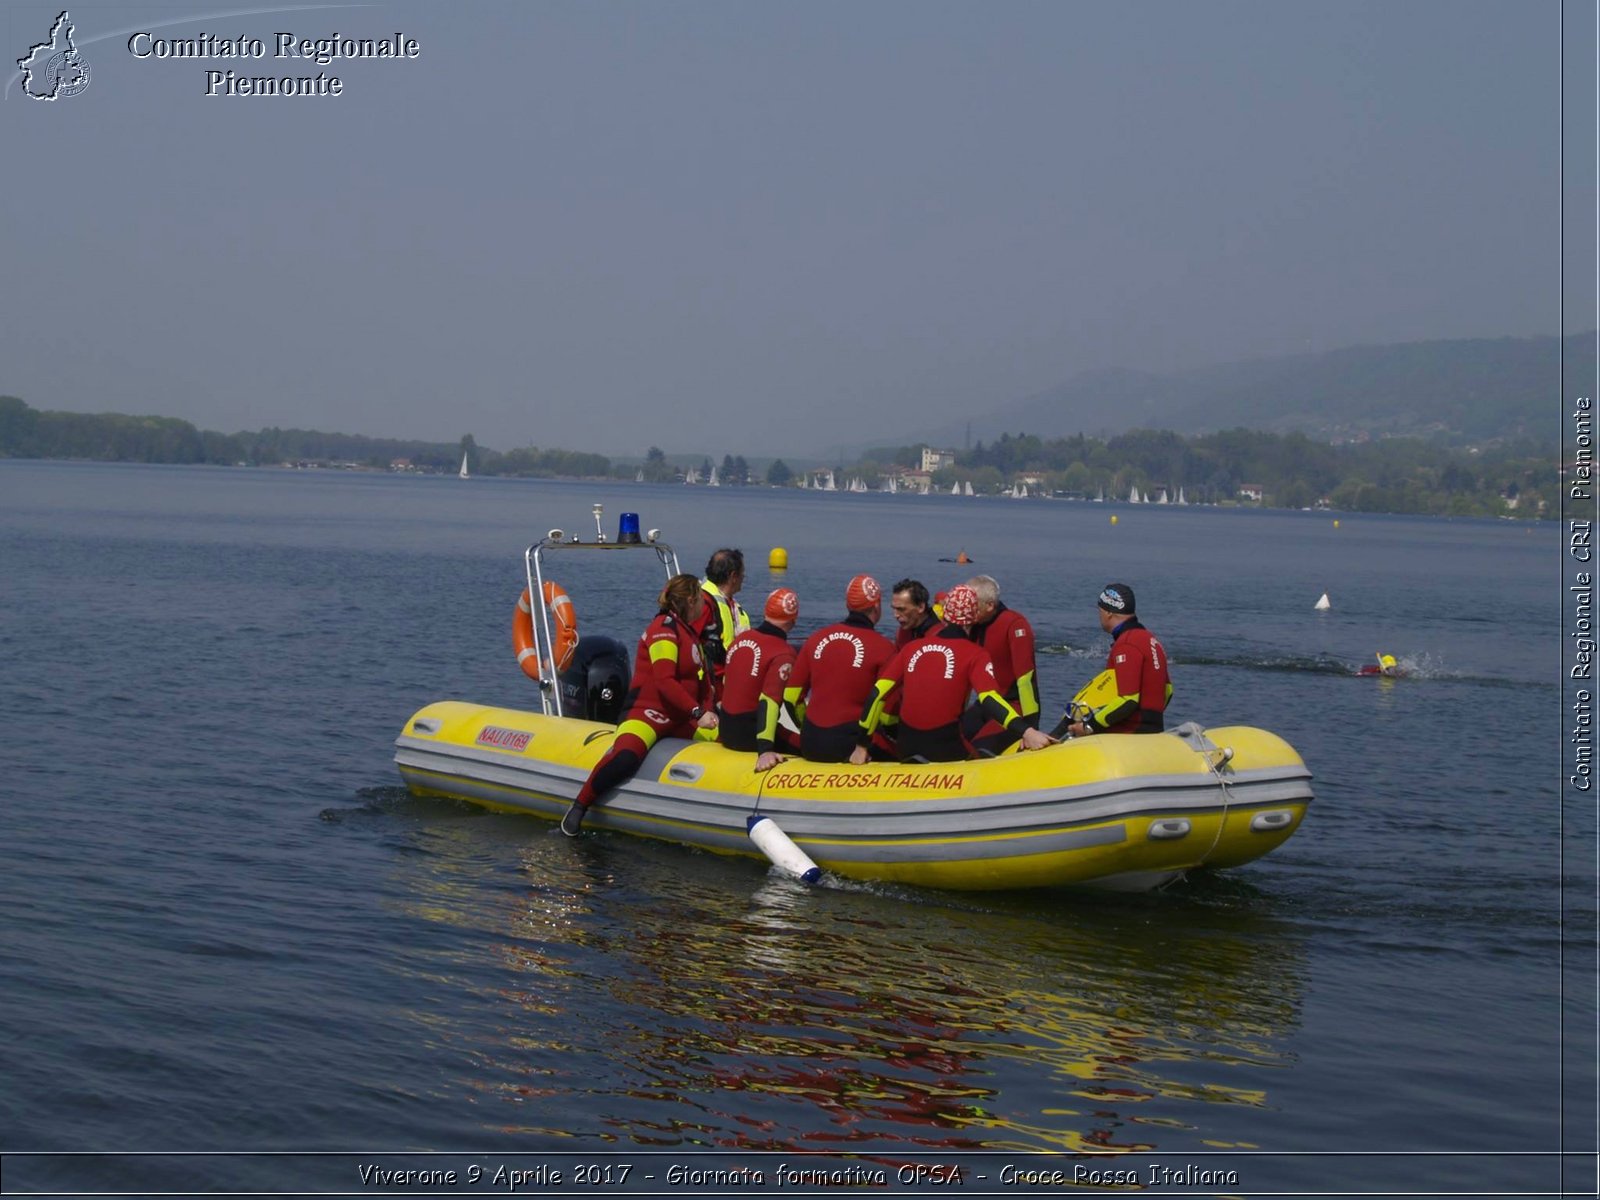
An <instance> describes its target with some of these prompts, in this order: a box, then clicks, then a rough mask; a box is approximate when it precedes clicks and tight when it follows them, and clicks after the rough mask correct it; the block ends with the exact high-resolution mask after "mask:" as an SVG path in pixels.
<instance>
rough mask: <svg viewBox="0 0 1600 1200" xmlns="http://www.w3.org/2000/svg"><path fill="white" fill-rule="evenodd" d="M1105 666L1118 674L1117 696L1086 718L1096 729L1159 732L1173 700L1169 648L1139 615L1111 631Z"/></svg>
mask: <svg viewBox="0 0 1600 1200" xmlns="http://www.w3.org/2000/svg"><path fill="white" fill-rule="evenodd" d="M1106 670H1108V671H1113V672H1115V673H1116V676H1117V698H1116V699H1115V700H1113V701H1112V702H1111V703H1110V704H1102V705H1101V706H1100V707H1099V708H1098V709H1096V710H1095V711H1093V712H1092V713H1090V714H1089V716H1088V717H1086V718H1085V719H1084V724H1085V725H1087V726H1088V727H1089V728H1090V729H1091V730H1093V731H1094V732H1095V733H1160V732H1161V731H1162V729H1163V728H1165V725H1166V718H1165V717H1164V716H1163V715H1162V714H1163V713H1165V712H1166V710H1167V705H1168V704H1169V703H1171V701H1172V680H1171V679H1170V678H1169V677H1168V674H1167V652H1166V650H1164V649H1163V648H1162V646H1161V643H1160V642H1158V641H1156V639H1155V635H1154V634H1152V633H1151V632H1150V631H1149V630H1148V629H1146V628H1145V627H1144V626H1143V625H1141V624H1139V618H1138V617H1129V618H1128V619H1127V620H1126V621H1124V622H1123V623H1122V624H1121V625H1118V626H1117V627H1116V628H1115V629H1113V630H1112V631H1111V652H1110V653H1109V654H1107V655H1106Z"/></svg>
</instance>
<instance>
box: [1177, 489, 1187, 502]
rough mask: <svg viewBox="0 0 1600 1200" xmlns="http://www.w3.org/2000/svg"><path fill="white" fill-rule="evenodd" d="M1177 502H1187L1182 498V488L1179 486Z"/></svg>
mask: <svg viewBox="0 0 1600 1200" xmlns="http://www.w3.org/2000/svg"><path fill="white" fill-rule="evenodd" d="M1178 503H1179V504H1187V503H1189V502H1188V501H1187V500H1185V499H1184V498H1183V488H1182V487H1181V486H1180V487H1179V488H1178Z"/></svg>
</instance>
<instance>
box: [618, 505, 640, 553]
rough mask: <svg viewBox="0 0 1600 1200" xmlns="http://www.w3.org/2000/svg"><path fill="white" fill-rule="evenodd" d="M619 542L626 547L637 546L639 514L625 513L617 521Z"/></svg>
mask: <svg viewBox="0 0 1600 1200" xmlns="http://www.w3.org/2000/svg"><path fill="white" fill-rule="evenodd" d="M617 541H618V543H619V544H621V545H624V546H637V545H638V544H639V542H640V537H639V514H638V513H623V514H622V516H621V517H620V518H618V520H617Z"/></svg>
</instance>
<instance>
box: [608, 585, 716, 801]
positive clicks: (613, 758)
mask: <svg viewBox="0 0 1600 1200" xmlns="http://www.w3.org/2000/svg"><path fill="white" fill-rule="evenodd" d="M627 704H628V714H627V716H625V717H623V719H622V724H620V725H618V726H617V736H616V740H615V741H613V742H612V743H611V749H610V750H608V751H606V754H605V757H604V758H602V759H601V760H600V761H599V762H598V763H596V764H595V768H594V770H593V771H591V772H589V778H588V779H587V780H585V781H584V784H583V787H582V788H581V789H579V791H578V797H577V799H578V803H579V804H581V805H583V807H585V808H588V807H589V805H591V804H593V803H594V802H595V801H596V800H597V799H599V798H600V797H602V796H604V795H605V794H606V793H607V792H609V791H611V790H612V789H613V788H615V787H617V786H619V785H620V784H623V783H625V782H627V781H628V780H629V779H631V778H632V777H633V773H634V772H635V771H637V770H638V769H639V764H640V763H642V762H643V761H644V756H645V755H646V754H648V753H649V752H650V747H651V746H654V745H655V744H656V742H657V741H658V740H659V739H661V738H664V737H681V738H692V737H693V736H694V731H695V722H696V721H698V720H699V718H700V714H701V713H702V712H704V711H705V709H706V708H707V707H708V706H709V705H710V704H711V682H710V680H709V678H708V677H707V674H706V671H705V667H704V660H703V659H702V658H701V655H700V641H699V637H698V635H697V634H696V632H695V630H694V629H692V628H691V627H690V626H688V625H687V624H685V623H684V622H682V621H680V620H678V618H677V617H675V616H673V615H672V614H671V613H661V614H660V615H659V616H657V617H656V619H655V620H653V621H651V622H650V624H649V625H648V626H647V627H646V628H645V631H644V632H643V633H642V634H640V635H639V648H638V650H637V651H636V652H635V653H634V657H633V689H632V690H631V691H630V692H629V693H628V701H627Z"/></svg>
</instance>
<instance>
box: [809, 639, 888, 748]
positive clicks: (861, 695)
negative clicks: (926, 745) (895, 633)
mask: <svg viewBox="0 0 1600 1200" xmlns="http://www.w3.org/2000/svg"><path fill="white" fill-rule="evenodd" d="M893 657H894V643H893V642H891V641H890V640H889V639H888V638H886V637H884V636H883V634H881V633H879V632H878V631H877V629H875V628H874V627H873V624H872V622H871V621H870V620H869V619H868V618H867V617H866V616H865V615H864V614H862V613H851V614H850V615H849V616H848V617H846V618H845V619H844V620H842V621H837V622H835V623H834V624H832V625H825V626H823V628H821V629H819V630H817V631H816V632H815V633H813V634H812V635H811V636H810V637H808V638H807V639H806V641H805V645H803V646H801V647H800V654H799V656H798V657H797V658H796V659H795V664H794V670H793V671H791V672H790V674H789V686H788V688H787V690H786V691H785V692H784V695H785V697H786V698H787V699H788V701H789V704H790V705H791V707H793V708H794V710H795V711H796V712H798V713H800V714H801V721H800V753H801V754H802V755H803V756H804V757H806V758H808V759H810V760H811V761H812V762H846V761H848V760H849V758H850V752H851V751H852V750H854V749H855V745H856V733H857V731H858V730H859V722H860V720H861V710H862V709H863V708H864V707H865V706H866V703H867V700H868V698H869V697H870V696H871V695H872V689H873V685H874V684H876V683H877V682H878V676H879V675H880V674H881V673H882V671H883V668H884V667H885V666H887V665H888V663H889V660H890V659H892V658H893Z"/></svg>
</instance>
